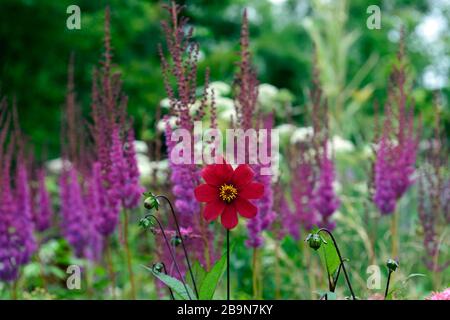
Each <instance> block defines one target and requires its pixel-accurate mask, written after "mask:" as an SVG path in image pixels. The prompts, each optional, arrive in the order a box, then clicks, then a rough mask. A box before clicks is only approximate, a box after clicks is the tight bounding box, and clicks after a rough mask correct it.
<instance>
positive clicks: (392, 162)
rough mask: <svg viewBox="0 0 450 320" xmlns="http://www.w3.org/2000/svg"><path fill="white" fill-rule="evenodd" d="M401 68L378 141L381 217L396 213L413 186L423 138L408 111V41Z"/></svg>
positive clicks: (377, 184)
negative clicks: (420, 138) (406, 60)
mask: <svg viewBox="0 0 450 320" xmlns="http://www.w3.org/2000/svg"><path fill="white" fill-rule="evenodd" d="M397 60H398V61H397V66H395V67H394V69H393V72H392V74H391V81H392V84H391V86H390V89H389V95H388V101H387V103H386V107H385V112H386V116H385V122H384V126H383V132H382V134H379V135H378V136H380V138H379V141H377V144H378V146H377V150H376V159H375V166H374V182H375V183H374V185H375V193H374V197H373V200H374V203H375V205H376V206H377V207H378V209H379V210H380V212H381V214H384V215H386V214H391V213H393V212H394V211H395V207H396V204H397V201H398V200H399V199H400V198H401V197H402V196H403V194H404V193H405V192H406V190H408V188H409V187H410V186H411V184H413V182H414V181H413V180H412V174H413V173H414V170H415V162H416V155H417V147H418V142H419V134H418V133H415V132H414V131H415V128H414V113H413V110H414V109H413V104H412V103H411V105H410V107H409V109H407V107H406V104H407V97H406V93H405V83H406V72H405V61H404V38H403V33H402V40H401V42H400V49H399V52H398V55H397Z"/></svg>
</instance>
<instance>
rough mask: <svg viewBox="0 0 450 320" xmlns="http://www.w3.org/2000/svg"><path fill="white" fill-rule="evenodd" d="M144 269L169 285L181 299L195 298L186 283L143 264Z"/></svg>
mask: <svg viewBox="0 0 450 320" xmlns="http://www.w3.org/2000/svg"><path fill="white" fill-rule="evenodd" d="M143 267H144V268H145V269H147V270H148V271H150V272H151V273H152V274H153V275H154V276H155V277H157V278H158V279H159V280H161V281H162V282H164V284H165V285H167V286H168V287H170V288H171V289H172V290H173V291H174V292H175V293H176V294H177V295H178V296H179V297H181V299H183V300H197V298H196V296H195V294H194V292H193V291H192V289H191V287H189V285H187V284H186V286H185V285H184V284H183V283H182V282H181V281H180V280H178V279H176V278H173V277H171V276H168V275H167V274H165V273H162V272H157V271H155V270H153V268H149V267H146V266H143Z"/></svg>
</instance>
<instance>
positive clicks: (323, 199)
mask: <svg viewBox="0 0 450 320" xmlns="http://www.w3.org/2000/svg"><path fill="white" fill-rule="evenodd" d="M334 179H335V177H334V165H333V162H332V161H331V159H330V158H329V157H328V155H327V151H326V148H325V150H324V152H323V155H322V161H321V164H320V176H319V181H318V185H317V189H316V191H315V199H314V206H315V209H316V210H317V212H319V213H320V215H321V217H322V221H321V222H320V224H321V226H323V227H324V228H327V229H330V230H333V229H334V227H335V223H334V222H331V221H330V217H331V215H332V214H333V213H334V212H335V211H336V210H337V209H338V208H339V205H340V201H339V199H338V198H337V196H336V194H335V191H334V189H333V182H334Z"/></svg>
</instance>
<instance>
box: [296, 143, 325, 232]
mask: <svg viewBox="0 0 450 320" xmlns="http://www.w3.org/2000/svg"><path fill="white" fill-rule="evenodd" d="M306 148H307V147H306V146H305V145H304V144H303V143H300V144H299V148H298V149H299V150H298V156H296V158H297V161H295V164H294V168H293V169H292V171H293V173H294V174H293V178H292V180H291V190H292V200H293V202H294V204H295V211H294V214H295V217H296V221H297V223H295V225H296V228H297V229H299V228H300V225H302V226H303V227H304V228H305V229H306V230H311V229H312V228H313V226H315V225H317V224H318V223H319V218H320V217H319V216H318V214H317V212H316V210H315V207H314V203H313V202H314V164H313V160H312V156H311V155H308V154H306V150H307V149H306ZM297 233H298V231H296V232H294V233H291V235H292V236H294V237H295V234H297Z"/></svg>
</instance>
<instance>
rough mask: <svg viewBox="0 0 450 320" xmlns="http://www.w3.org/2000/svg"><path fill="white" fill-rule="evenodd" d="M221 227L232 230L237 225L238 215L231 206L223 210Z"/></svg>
mask: <svg viewBox="0 0 450 320" xmlns="http://www.w3.org/2000/svg"><path fill="white" fill-rule="evenodd" d="M221 221H222V225H223V226H224V227H225V228H227V229H228V230H230V229H233V228H234V227H236V226H237V224H238V215H237V212H236V208H235V207H234V205H233V204H229V205H226V206H225V210H224V211H223V213H222V219H221Z"/></svg>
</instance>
